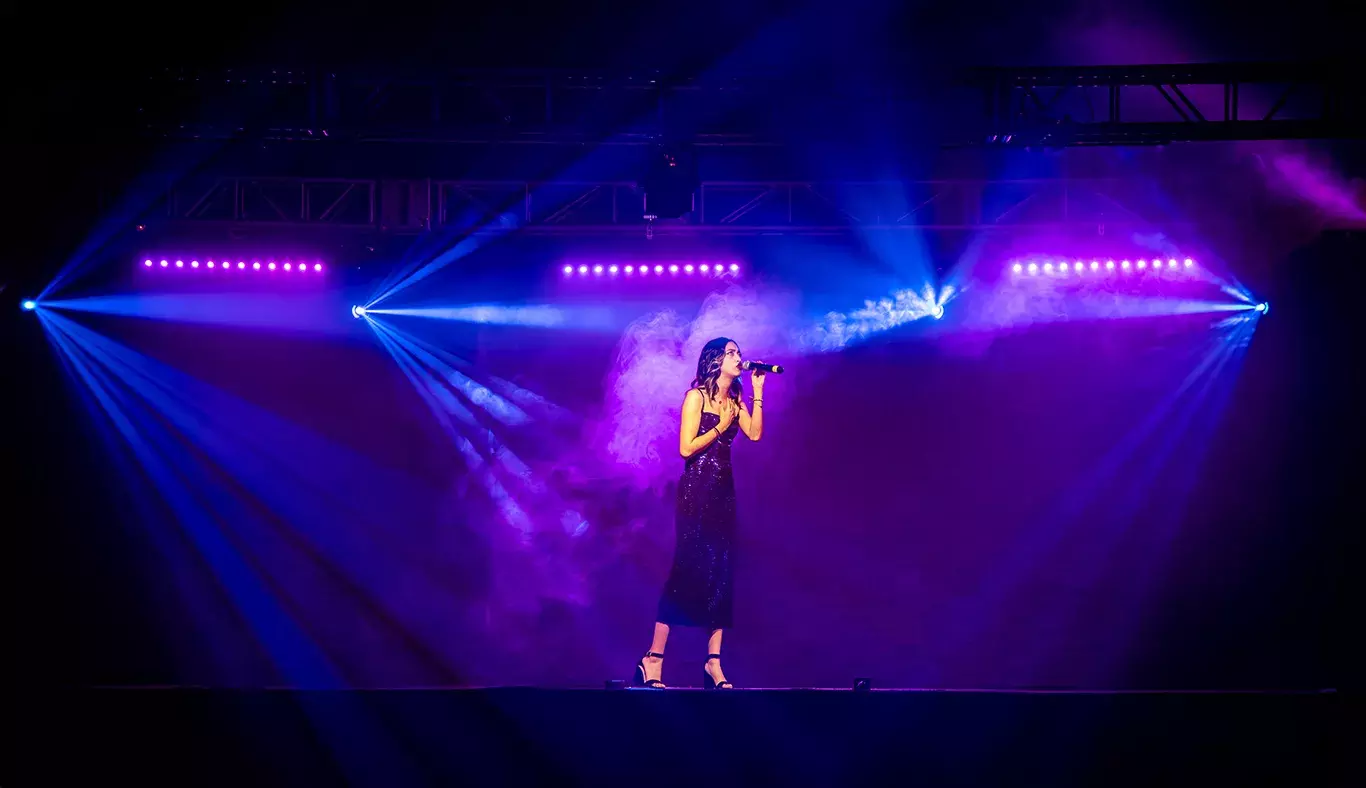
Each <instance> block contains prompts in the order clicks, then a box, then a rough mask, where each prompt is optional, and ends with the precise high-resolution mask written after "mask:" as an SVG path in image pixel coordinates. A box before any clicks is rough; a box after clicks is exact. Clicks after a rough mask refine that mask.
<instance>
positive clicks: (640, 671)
mask: <svg viewBox="0 0 1366 788" xmlns="http://www.w3.org/2000/svg"><path fill="white" fill-rule="evenodd" d="M650 657H659V658H660V659H664V655H663V654H658V653H655V652H653V651H647V652H645V656H643V657H641V658H640V662H637V663H636V676H635V685H636V686H637V687H647V688H649V689H665V686H664V682H662V681H660V680H659V679H647V678H645V660H647V659H649V658H650Z"/></svg>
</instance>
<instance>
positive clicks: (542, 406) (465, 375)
mask: <svg viewBox="0 0 1366 788" xmlns="http://www.w3.org/2000/svg"><path fill="white" fill-rule="evenodd" d="M362 314H364V313H362ZM371 322H372V324H373V325H374V326H376V327H379V328H382V329H383V330H385V331H388V332H389V333H390V335H392V336H394V337H395V338H398V339H402V340H403V341H404V342H405V343H411V344H412V345H413V346H414V347H417V348H420V349H421V350H424V351H426V352H427V353H429V354H430V355H431V356H433V357H434V358H435V359H439V360H440V361H439V363H440V364H442V365H443V367H442V368H443V369H446V370H447V371H446V373H445V374H444V375H443V376H444V377H445V378H446V379H447V380H450V381H451V384H452V385H453V386H455V387H456V388H457V389H459V390H460V391H461V392H462V393H464V394H465V395H466V398H467V399H469V400H470V402H471V403H473V404H475V405H477V406H480V407H485V408H486V409H487V410H489V412H490V413H491V414H492V415H494V417H495V418H497V419H498V420H499V421H501V422H503V423H504V424H523V423H527V422H528V421H529V420H530V416H529V415H528V412H531V413H535V414H536V415H537V416H539V417H541V418H545V419H549V420H551V421H574V420H576V417H575V415H574V413H573V412H571V411H569V410H568V409H566V408H564V407H561V406H560V405H557V404H555V403H554V402H551V401H550V400H548V399H546V398H545V397H543V396H541V395H540V394H537V393H536V392H534V391H532V390H530V389H527V388H523V387H522V386H518V385H517V384H516V383H513V382H512V381H510V380H506V379H504V378H500V377H498V376H497V375H491V374H487V373H482V374H479V373H477V372H476V370H475V366H474V365H473V364H471V363H470V362H468V361H466V360H465V359H462V358H460V357H459V356H456V355H455V354H453V353H450V352H448V351H445V350H442V349H441V348H439V347H437V346H436V345H433V344H432V343H430V342H427V341H426V340H423V339H421V338H420V337H418V336H417V335H416V334H412V333H409V332H407V331H404V330H402V329H400V328H398V327H396V326H394V325H392V324H390V323H386V322H381V321H378V320H375V321H371ZM476 374H479V377H480V379H482V380H484V381H486V383H479V382H478V381H476V380H475V379H474V375H476ZM485 403H492V404H491V406H489V405H486V404H485ZM498 411H501V414H500V413H499V412H498Z"/></svg>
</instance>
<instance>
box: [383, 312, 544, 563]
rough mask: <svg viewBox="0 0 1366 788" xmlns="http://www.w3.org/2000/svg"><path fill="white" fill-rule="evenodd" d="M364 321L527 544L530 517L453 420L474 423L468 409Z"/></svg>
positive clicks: (506, 520)
mask: <svg viewBox="0 0 1366 788" xmlns="http://www.w3.org/2000/svg"><path fill="white" fill-rule="evenodd" d="M365 321H366V323H368V324H369V325H370V328H372V329H374V332H375V336H376V337H378V338H379V341H380V343H381V344H382V345H383V346H384V349H385V350H387V351H389V355H390V356H391V357H392V358H393V359H394V362H395V363H396V364H398V367H399V369H400V370H401V371H402V372H403V374H404V376H405V377H407V378H408V382H410V383H412V384H413V388H414V389H416V390H417V393H418V395H419V396H421V397H422V400H423V402H425V403H426V404H427V407H428V409H429V410H431V412H432V416H434V417H435V418H436V422H437V425H438V426H440V427H441V431H442V432H444V433H446V437H448V438H450V440H451V442H452V443H453V444H455V447H456V449H457V450H458V451H459V452H460V455H461V457H463V458H464V460H465V464H466V467H467V468H468V471H469V473H470V474H472V475H473V476H474V477H475V478H476V479H478V481H479V483H480V484H481V485H482V486H483V488H484V491H485V493H486V494H487V495H488V496H489V498H490V500H492V501H493V503H494V505H495V506H497V507H498V510H499V512H500V513H501V514H502V516H503V520H504V521H505V522H506V523H507V524H508V525H510V526H512V527H513V528H514V529H516V530H517V532H518V534H519V535H520V537H521V539H522V542H523V543H524V544H528V543H529V542H530V538H531V533H532V530H533V526H532V522H531V518H530V517H528V516H527V514H526V512H525V511H523V509H522V507H521V506H520V505H519V504H518V503H517V500H516V499H515V498H514V497H513V495H512V493H510V492H508V489H507V488H506V487H505V486H504V485H503V482H502V481H501V480H500V479H499V478H498V476H497V474H495V473H494V471H493V470H492V469H491V468H490V467H489V463H488V462H487V461H486V460H485V459H484V457H483V455H482V454H480V452H479V450H478V449H476V448H475V446H474V444H473V443H472V442H471V441H470V439H469V438H467V437H466V436H465V434H464V432H463V431H462V430H461V429H459V428H458V427H457V426H456V424H455V422H454V421H453V420H452V419H451V416H452V414H458V415H459V416H460V417H461V419H462V420H465V419H471V420H472V418H473V417H472V416H471V415H470V414H469V411H468V409H466V408H465V407H464V406H463V405H461V404H460V402H459V401H458V400H457V399H456V398H455V395H454V394H452V393H451V391H450V390H449V389H448V388H446V387H445V386H444V385H442V383H441V382H440V381H439V380H436V379H434V377H433V376H432V375H431V373H429V372H428V371H427V370H424V369H423V368H422V367H421V366H420V365H419V364H418V363H417V361H416V360H415V359H414V358H413V357H412V356H411V355H410V354H409V353H408V352H407V351H406V350H404V348H403V347H402V346H401V345H400V344H399V343H398V342H397V341H396V340H395V339H394V338H393V336H392V334H390V333H389V332H388V331H386V330H385V329H384V328H383V327H382V326H381V325H380V324H379V322H378V321H376V320H375V319H374V318H371V317H368V316H367V317H366V318H365ZM475 426H476V428H478V429H480V430H483V429H484V428H483V427H482V426H481V425H478V422H477V421H476V422H475ZM490 437H491V436H490Z"/></svg>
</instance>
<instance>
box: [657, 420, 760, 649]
mask: <svg viewBox="0 0 1366 788" xmlns="http://www.w3.org/2000/svg"><path fill="white" fill-rule="evenodd" d="M720 423H721V416H720V415H718V414H716V413H707V412H706V411H703V412H702V421H701V423H700V424H698V425H697V434H698V435H702V434H703V433H705V432H707V431H708V430H710V429H713V428H715V427H716V426H717V425H718V424H720ZM739 432H740V420H739V419H736V420H735V421H733V422H731V425H730V427H729V428H728V429H727V430H726V431H725V432H724V433H722V435H721V437H719V438H717V439H716V440H714V441H712V442H711V443H710V444H708V445H707V448H705V449H703V450H702V451H700V452H698V453H696V454H694V455H693V456H691V457H689V458H687V459H686V460H684V461H683V478H682V479H680V480H679V483H678V509H677V514H676V516H675V520H674V527H675V530H676V532H677V535H676V539H677V541H676V543H675V546H674V563H673V568H672V569H671V570H670V571H669V579H668V580H667V581H665V583H664V592H663V594H662V595H661V596H660V599H659V616H658V619H657V620H658V621H661V622H663V623H665V624H668V625H670V626H693V627H704V628H706V629H729V628H730V625H731V605H732V592H733V584H732V580H731V569H732V567H731V562H732V559H733V555H734V546H735V477H734V476H732V475H731V466H730V447H731V444H732V443H734V442H735V436H736V435H738V434H739Z"/></svg>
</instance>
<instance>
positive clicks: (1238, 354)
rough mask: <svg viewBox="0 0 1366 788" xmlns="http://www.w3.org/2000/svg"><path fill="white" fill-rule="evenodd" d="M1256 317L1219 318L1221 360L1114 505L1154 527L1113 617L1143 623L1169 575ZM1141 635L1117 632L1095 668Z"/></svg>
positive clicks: (1133, 559) (1116, 658)
mask: <svg viewBox="0 0 1366 788" xmlns="http://www.w3.org/2000/svg"><path fill="white" fill-rule="evenodd" d="M1259 320H1260V318H1259V317H1258V316H1257V315H1256V314H1244V315H1240V316H1236V317H1232V318H1226V319H1225V320H1223V321H1220V322H1219V323H1216V325H1215V329H1216V331H1217V332H1218V334H1219V336H1220V337H1221V338H1222V340H1223V341H1222V346H1221V347H1217V348H1215V349H1214V350H1213V352H1212V353H1211V355H1213V356H1216V357H1217V360H1216V361H1215V363H1214V364H1213V365H1212V368H1211V369H1210V371H1209V373H1208V374H1206V375H1205V376H1204V380H1203V381H1202V382H1201V385H1200V389H1199V391H1196V392H1194V394H1193V395H1192V396H1188V397H1187V399H1186V403H1185V407H1184V408H1182V409H1179V410H1177V411H1176V412H1175V413H1174V414H1173V417H1172V419H1171V425H1170V426H1169V427H1168V428H1167V429H1166V430H1165V434H1166V439H1165V440H1163V441H1162V443H1161V445H1160V446H1158V447H1157V449H1156V450H1155V451H1153V452H1151V453H1150V454H1149V455H1148V459H1147V462H1146V467H1141V468H1138V469H1136V470H1135V471H1134V472H1133V473H1131V474H1130V475H1129V477H1128V484H1129V492H1128V494H1127V495H1126V496H1125V497H1124V498H1123V499H1121V500H1120V501H1118V502H1117V504H1118V505H1117V506H1116V507H1115V508H1116V510H1117V511H1120V512H1125V513H1128V515H1129V516H1128V517H1127V518H1126V520H1125V521H1124V522H1123V523H1122V524H1121V525H1122V526H1123V527H1124V528H1131V527H1133V526H1134V525H1135V522H1136V521H1137V520H1139V519H1140V518H1141V519H1142V523H1143V525H1144V526H1145V527H1147V526H1151V527H1152V530H1151V531H1150V533H1149V534H1148V536H1147V538H1145V539H1144V540H1143V541H1142V543H1141V547H1140V549H1138V550H1136V551H1133V552H1130V553H1129V554H1128V555H1127V556H1126V561H1127V562H1128V563H1129V566H1130V567H1131V570H1130V574H1131V576H1132V577H1133V578H1135V582H1132V583H1127V584H1124V585H1123V586H1121V590H1120V591H1119V598H1118V599H1114V600H1112V602H1113V603H1115V604H1118V605H1121V606H1122V607H1123V608H1125V610H1124V612H1120V613H1117V614H1116V616H1115V618H1116V620H1119V621H1129V622H1138V621H1142V620H1145V617H1144V616H1143V615H1142V610H1141V609H1142V607H1143V606H1144V604H1145V603H1147V602H1150V601H1151V600H1152V592H1153V590H1154V586H1156V585H1157V584H1158V583H1159V582H1160V578H1164V577H1166V574H1165V573H1164V572H1163V571H1162V567H1161V561H1162V560H1163V559H1164V558H1166V557H1168V556H1169V553H1170V548H1171V547H1172V545H1173V544H1174V543H1175V540H1176V538H1177V536H1178V533H1179V530H1180V528H1181V525H1182V523H1183V522H1184V518H1185V516H1186V513H1187V507H1188V505H1189V503H1190V500H1191V494H1192V493H1193V492H1194V490H1195V488H1196V486H1197V485H1198V484H1199V481H1200V478H1201V476H1202V474H1203V473H1204V472H1205V467H1204V466H1205V460H1206V458H1207V457H1208V455H1209V452H1210V450H1211V448H1212V447H1213V445H1214V440H1213V439H1214V434H1215V432H1216V431H1217V429H1218V427H1219V426H1220V424H1221V422H1222V420H1223V417H1224V415H1225V409H1226V408H1227V406H1228V403H1229V400H1230V399H1231V398H1232V396H1233V391H1234V388H1235V386H1236V384H1237V382H1238V379H1239V373H1240V372H1241V371H1242V364H1243V361H1244V360H1245V359H1246V357H1247V353H1246V351H1247V347H1248V345H1249V344H1250V343H1251V341H1252V335H1253V333H1254V332H1255V331H1256V328H1257V325H1258V323H1259ZM1201 417H1203V418H1201ZM1178 457H1179V459H1180V463H1181V468H1180V469H1179V470H1180V471H1185V472H1178V473H1177V474H1175V478H1174V479H1170V480H1169V481H1166V483H1165V484H1163V488H1164V490H1163V492H1164V494H1163V495H1161V496H1153V495H1152V494H1151V493H1152V491H1153V489H1154V488H1155V487H1156V486H1157V485H1158V483H1159V480H1160V479H1162V478H1164V477H1166V476H1167V475H1168V472H1169V470H1170V466H1171V464H1172V461H1173V460H1174V459H1176V458H1178ZM1105 563H1106V562H1105V561H1103V560H1096V561H1093V562H1091V563H1090V566H1091V567H1093V568H1092V570H1091V575H1092V578H1093V579H1099V577H1100V576H1101V573H1102V572H1103V571H1104V570H1102V569H1101V566H1102V565H1104V564H1105ZM1139 637H1141V628H1140V627H1138V626H1133V627H1131V628H1129V629H1128V631H1127V632H1124V633H1122V635H1121V636H1117V637H1112V638H1111V639H1110V640H1109V642H1108V646H1102V649H1101V650H1100V652H1099V653H1097V654H1096V656H1097V659H1096V660H1095V662H1094V666H1095V667H1098V668H1102V669H1103V668H1105V667H1108V666H1113V665H1116V664H1117V663H1119V662H1120V661H1121V660H1122V659H1123V657H1124V656H1125V655H1126V654H1127V653H1128V651H1129V649H1130V648H1131V647H1132V645H1133V643H1134V642H1135V640H1137V639H1138V638H1139ZM1107 652H1108V653H1107ZM1112 681H1113V678H1112V676H1098V677H1097V683H1100V682H1112Z"/></svg>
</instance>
